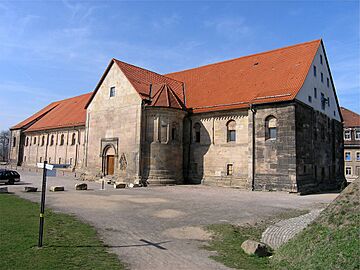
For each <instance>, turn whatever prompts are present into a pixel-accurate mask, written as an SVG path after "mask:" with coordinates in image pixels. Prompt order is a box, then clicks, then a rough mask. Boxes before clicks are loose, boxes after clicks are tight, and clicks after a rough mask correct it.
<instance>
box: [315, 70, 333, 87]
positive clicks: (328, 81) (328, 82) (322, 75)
mask: <svg viewBox="0 0 360 270" xmlns="http://www.w3.org/2000/svg"><path fill="white" fill-rule="evenodd" d="M313 72H314V77H317V68H316V65H314V66H313ZM320 81H321V82H322V83H324V73H322V72H320ZM326 86H327V87H328V88H329V87H330V78H329V77H326Z"/></svg>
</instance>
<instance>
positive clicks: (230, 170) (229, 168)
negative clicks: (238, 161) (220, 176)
mask: <svg viewBox="0 0 360 270" xmlns="http://www.w3.org/2000/svg"><path fill="white" fill-rule="evenodd" d="M226 175H233V165H232V164H227V166H226Z"/></svg>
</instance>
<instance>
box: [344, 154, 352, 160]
mask: <svg viewBox="0 0 360 270" xmlns="http://www.w3.org/2000/svg"><path fill="white" fill-rule="evenodd" d="M345 161H351V153H350V152H345Z"/></svg>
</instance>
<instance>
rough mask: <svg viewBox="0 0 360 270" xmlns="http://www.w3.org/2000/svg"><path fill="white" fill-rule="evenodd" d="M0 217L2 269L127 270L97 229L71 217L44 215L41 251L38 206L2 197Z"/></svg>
mask: <svg viewBox="0 0 360 270" xmlns="http://www.w3.org/2000/svg"><path fill="white" fill-rule="evenodd" d="M0 217H1V218H0V241H1V244H0V254H1V268H2V269H125V268H124V266H123V265H122V264H121V263H120V262H119V260H118V258H117V256H116V255H115V254H110V253H108V252H106V250H105V247H104V245H103V243H102V242H101V241H100V240H99V239H98V238H97V235H96V231H95V229H94V228H92V227H91V226H90V225H87V224H84V223H82V222H80V221H79V220H77V219H76V218H74V217H72V216H69V215H65V214H61V213H54V212H52V211H51V210H47V211H46V212H45V230H44V246H43V248H40V249H39V248H37V241H38V230H39V204H37V203H32V202H29V201H27V200H24V199H21V198H18V197H16V196H14V195H10V194H9V195H8V194H1V196H0Z"/></svg>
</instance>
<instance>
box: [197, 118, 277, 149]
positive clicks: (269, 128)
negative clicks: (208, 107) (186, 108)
mask: <svg viewBox="0 0 360 270" xmlns="http://www.w3.org/2000/svg"><path fill="white" fill-rule="evenodd" d="M264 127H265V140H269V139H272V140H275V139H276V136H277V120H276V118H275V117H274V116H272V115H269V116H268V117H266V119H265V124H264ZM193 129H194V141H195V142H196V143H200V141H201V129H202V128H201V124H200V123H198V122H196V123H195V124H194V126H193ZM226 141H227V142H236V121H235V120H229V121H228V122H227V123H226Z"/></svg>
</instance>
